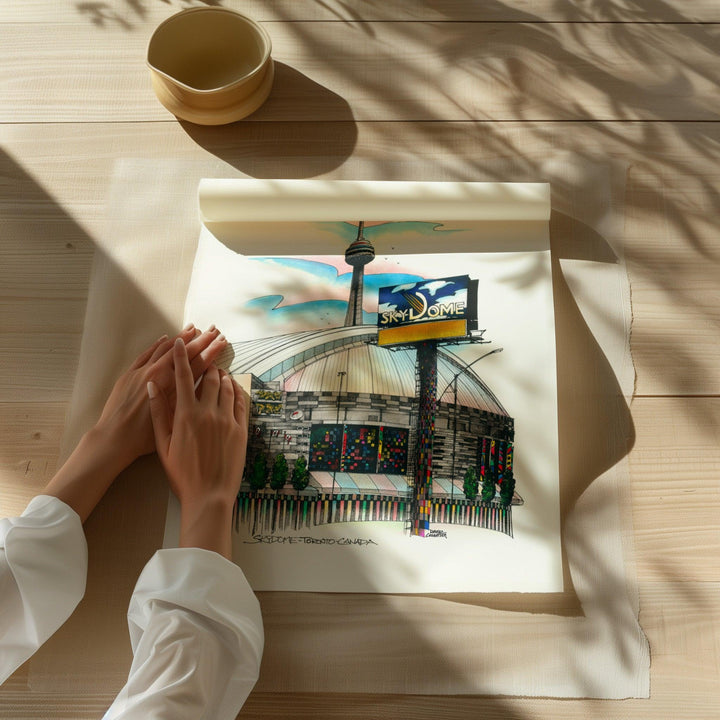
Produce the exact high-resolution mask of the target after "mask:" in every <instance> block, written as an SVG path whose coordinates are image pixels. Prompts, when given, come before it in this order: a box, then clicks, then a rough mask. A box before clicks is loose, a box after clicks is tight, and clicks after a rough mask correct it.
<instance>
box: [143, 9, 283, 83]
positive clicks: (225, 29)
mask: <svg viewBox="0 0 720 720" xmlns="http://www.w3.org/2000/svg"><path fill="white" fill-rule="evenodd" d="M269 55H270V46H269V41H268V39H267V36H266V35H265V34H264V32H263V31H262V29H259V28H258V27H256V26H255V25H254V23H252V22H251V21H250V20H248V19H247V18H245V17H243V16H242V15H238V14H236V13H234V12H229V11H224V10H220V9H210V8H208V9H204V8H203V9H199V10H198V11H188V12H182V13H179V14H178V15H175V16H173V17H171V18H169V19H168V20H167V21H166V22H165V23H163V24H162V25H161V26H159V27H158V28H157V30H156V31H155V34H154V35H153V37H152V38H151V40H150V45H149V46H148V63H149V65H150V66H151V67H153V68H155V69H156V70H159V71H160V72H162V73H164V74H165V75H168V76H169V77H170V78H172V79H173V80H176V81H177V82H180V83H182V84H183V85H186V86H188V87H189V88H192V89H195V90H216V89H219V88H223V87H226V86H228V85H231V84H232V83H235V82H238V81H239V80H242V79H244V78H246V77H248V76H249V75H251V74H252V73H253V72H255V71H257V70H258V69H259V68H260V67H261V66H262V65H263V63H264V62H265V61H266V60H267V58H268V56H269Z"/></svg>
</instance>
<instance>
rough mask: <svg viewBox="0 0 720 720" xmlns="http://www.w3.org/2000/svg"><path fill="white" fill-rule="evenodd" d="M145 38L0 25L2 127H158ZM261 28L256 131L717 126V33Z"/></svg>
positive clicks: (567, 27) (498, 26) (489, 26)
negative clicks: (460, 124) (269, 72)
mask: <svg viewBox="0 0 720 720" xmlns="http://www.w3.org/2000/svg"><path fill="white" fill-rule="evenodd" d="M148 31H149V28H147V27H146V26H144V25H143V26H142V27H141V28H140V29H138V30H137V31H132V32H128V31H126V30H123V29H121V28H116V27H107V28H94V27H93V28H88V26H87V24H85V23H76V24H68V25H66V26H64V27H63V32H62V33H58V32H54V31H53V25H51V24H33V23H18V24H13V25H8V26H6V29H5V33H4V34H5V36H6V37H5V40H4V41H3V43H2V44H0V87H1V88H2V96H1V99H2V102H1V103H0V121H1V122H41V121H46V122H47V121H66V122H74V121H78V120H82V121H85V122H98V121H133V120H135V121H137V120H167V119H169V118H170V117H171V116H170V115H169V114H168V113H167V112H166V111H165V110H164V109H163V108H162V107H161V106H160V104H159V103H158V102H157V100H156V99H155V97H154V95H153V93H152V90H151V88H150V81H149V77H148V71H147V69H146V68H145V65H144V57H145V49H146V44H147V41H148V37H149V32H148ZM268 31H269V32H270V34H271V36H272V40H273V47H274V49H273V57H274V58H275V59H276V60H277V61H278V67H277V73H276V81H275V85H274V89H273V92H272V94H271V97H270V98H269V100H268V101H267V103H266V104H265V105H264V106H263V107H262V108H261V109H260V110H259V111H258V112H257V113H256V114H255V115H254V119H255V120H260V121H280V120H294V121H298V120H302V121H321V120H351V119H355V120H372V121H379V120H414V121H420V120H444V121H447V120H503V121H509V120H544V119H547V120H553V121H557V120H579V119H580V120H584V119H587V120H589V119H593V120H613V119H647V120H657V119H662V120H672V119H677V120H715V119H716V118H717V117H718V113H719V112H720V97H718V93H717V92H715V91H716V88H717V85H718V83H719V82H720V69H719V68H718V64H717V61H716V60H717V58H716V49H717V47H718V43H719V42H720V28H718V26H716V25H692V24H688V25H658V24H641V25H633V24H630V25H626V24H614V23H610V24H595V23H588V24H566V23H558V24H552V23H550V24H547V23H543V24H533V23H431V22H420V23H402V22H399V23H397V22H390V23H326V22H309V23H284V22H283V23H269V24H268ZM38 37H41V38H43V42H42V43H38ZM389 74H391V75H392V77H393V82H392V83H391V84H388V82H387V78H388V76H389Z"/></svg>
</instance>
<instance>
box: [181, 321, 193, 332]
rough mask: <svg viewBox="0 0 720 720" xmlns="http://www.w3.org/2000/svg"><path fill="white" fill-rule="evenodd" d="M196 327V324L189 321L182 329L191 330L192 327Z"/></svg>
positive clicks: (184, 330)
mask: <svg viewBox="0 0 720 720" xmlns="http://www.w3.org/2000/svg"><path fill="white" fill-rule="evenodd" d="M194 327H195V326H194V325H193V324H192V323H188V324H187V325H186V326H185V327H184V328H183V329H182V331H183V332H187V331H188V330H191V329H192V328H194Z"/></svg>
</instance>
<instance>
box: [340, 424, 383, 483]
mask: <svg viewBox="0 0 720 720" xmlns="http://www.w3.org/2000/svg"><path fill="white" fill-rule="evenodd" d="M378 441H379V432H378V428H377V427H375V426H368V425H345V427H344V437H343V455H342V470H343V472H347V473H374V472H375V469H376V467H377V457H378V449H379V447H378Z"/></svg>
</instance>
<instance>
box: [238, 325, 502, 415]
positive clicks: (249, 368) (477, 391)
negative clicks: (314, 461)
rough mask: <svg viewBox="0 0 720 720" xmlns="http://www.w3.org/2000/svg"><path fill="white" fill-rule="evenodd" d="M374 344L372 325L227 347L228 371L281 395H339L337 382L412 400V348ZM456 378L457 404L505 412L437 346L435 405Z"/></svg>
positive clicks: (451, 399)
mask: <svg viewBox="0 0 720 720" xmlns="http://www.w3.org/2000/svg"><path fill="white" fill-rule="evenodd" d="M376 342H377V327H376V326H374V325H355V326H350V327H338V328H328V329H324V330H307V331H302V332H296V333H288V334H286V335H277V336H274V337H267V338H260V339H257V340H249V341H246V342H238V343H232V351H233V354H234V357H233V358H232V360H231V361H230V362H229V363H228V364H229V371H230V372H231V373H233V374H242V373H252V374H253V375H255V376H256V377H257V378H258V379H260V380H261V381H263V382H279V383H280V384H281V387H282V388H283V389H284V390H285V391H287V392H307V391H310V392H320V391H329V392H339V391H340V390H341V387H340V386H341V382H342V391H343V392H358V393H373V394H378V395H396V396H401V397H415V396H416V395H417V392H416V388H415V356H416V352H415V350H414V349H413V348H411V347H403V348H398V349H394V350H390V349H389V348H386V347H381V346H378V345H377V344H376ZM342 373H344V374H342ZM456 376H457V403H458V404H459V405H460V406H463V407H474V408H478V409H480V410H486V411H488V412H491V413H495V414H498V415H507V414H508V413H507V411H506V410H505V408H504V407H503V406H502V404H501V403H500V401H499V400H498V399H497V398H496V397H495V395H494V394H493V392H492V391H491V390H490V388H489V387H488V386H487V385H486V384H485V383H484V382H483V380H482V379H481V378H480V377H479V376H478V375H477V374H476V373H475V371H474V369H473V368H467V366H466V364H465V363H464V362H463V361H462V360H460V359H459V358H458V357H457V356H455V355H454V354H453V353H451V352H449V351H448V350H447V349H446V348H444V347H442V346H439V347H438V381H437V387H438V393H441V395H440V396H439V397H438V399H439V400H440V401H443V402H447V403H453V404H454V403H455V396H454V384H455V383H454V378H455V377H456Z"/></svg>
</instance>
